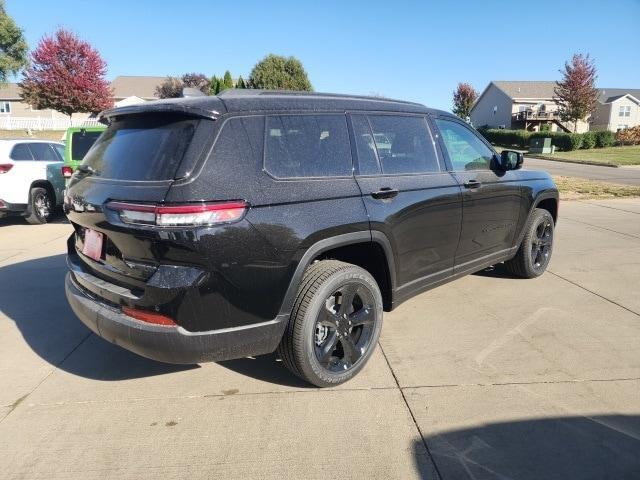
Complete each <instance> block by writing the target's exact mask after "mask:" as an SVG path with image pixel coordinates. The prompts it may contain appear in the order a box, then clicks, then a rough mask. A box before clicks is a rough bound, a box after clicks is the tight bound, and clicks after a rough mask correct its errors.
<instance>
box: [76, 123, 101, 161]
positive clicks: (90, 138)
mask: <svg viewBox="0 0 640 480" xmlns="http://www.w3.org/2000/svg"><path fill="white" fill-rule="evenodd" d="M100 134H102V132H87V131H82V130H81V131H79V132H73V133H72V134H71V160H82V159H83V158H84V156H85V155H86V154H87V152H88V151H89V149H90V148H91V146H92V145H93V144H94V143H95V141H96V140H97V139H98V137H99V136H100Z"/></svg>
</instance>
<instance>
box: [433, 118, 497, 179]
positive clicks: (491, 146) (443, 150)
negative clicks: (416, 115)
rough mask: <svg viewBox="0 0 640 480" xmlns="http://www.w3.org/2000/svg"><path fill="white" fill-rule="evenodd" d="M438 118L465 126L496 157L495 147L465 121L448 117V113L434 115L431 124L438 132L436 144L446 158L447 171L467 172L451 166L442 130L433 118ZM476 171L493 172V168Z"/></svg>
mask: <svg viewBox="0 0 640 480" xmlns="http://www.w3.org/2000/svg"><path fill="white" fill-rule="evenodd" d="M437 119H440V120H446V121H450V122H453V123H457V124H458V125H462V126H463V127H464V128H466V129H467V130H469V131H470V132H471V133H472V134H473V135H475V136H476V137H477V138H478V139H480V141H481V142H482V143H484V144H485V145H486V146H487V148H489V150H490V151H491V152H493V156H494V159H497V158H498V152H496V150H495V148H493V145H491V144H490V143H489V142H488V141H487V139H486V138H484V137H483V136H482V135H480V134H479V133H478V132H477V131H475V130H474V129H472V128H470V127H469V125H467V124H466V123H464V122H462V121H460V120H459V119H457V118H453V117H450V116H448V115H434V116H433V117H432V120H433V122H432V123H433V126H434V128H437V132H438V135H437V136H438V144H439V145H440V149H441V150H442V153H443V155H445V156H446V159H447V168H448V170H447V171H448V172H450V173H463V172H468V170H456V169H455V168H454V167H453V162H452V161H451V157H449V151H448V150H447V146H446V145H445V144H444V139H443V138H442V132H441V131H440V128H439V127H438V124H437V123H436V121H435V120H437ZM476 171H488V172H494V170H493V169H492V168H489V169H488V170H476Z"/></svg>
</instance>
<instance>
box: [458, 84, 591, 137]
mask: <svg viewBox="0 0 640 480" xmlns="http://www.w3.org/2000/svg"><path fill="white" fill-rule="evenodd" d="M555 87H556V82H553V81H493V82H490V83H489V85H487V87H486V88H485V89H484V91H483V92H482V94H480V96H479V97H478V100H476V103H475V104H474V105H473V107H472V108H471V114H470V116H471V122H472V123H473V125H474V126H476V127H481V126H485V125H486V126H488V127H490V128H507V129H523V130H529V131H540V130H543V129H545V128H548V129H549V130H551V131H552V132H555V131H566V132H572V131H573V127H574V126H573V123H567V122H563V121H562V119H561V118H560V116H559V115H558V105H557V104H556V102H555V93H554V89H555ZM587 130H589V124H588V123H587V122H584V121H578V125H577V131H578V132H586V131H587Z"/></svg>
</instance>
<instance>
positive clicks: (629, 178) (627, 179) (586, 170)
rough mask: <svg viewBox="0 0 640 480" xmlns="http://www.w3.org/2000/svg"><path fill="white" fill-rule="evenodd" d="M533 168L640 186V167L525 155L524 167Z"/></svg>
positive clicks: (557, 173)
mask: <svg viewBox="0 0 640 480" xmlns="http://www.w3.org/2000/svg"><path fill="white" fill-rule="evenodd" d="M523 168H528V169H531V170H546V171H547V172H549V173H550V174H551V175H563V176H566V177H578V178H585V179H587V180H600V181H603V182H610V183H620V184H622V185H635V186H640V167H636V166H634V167H619V168H611V167H601V166H598V165H584V164H579V163H567V162H556V161H553V160H540V159H538V158H530V157H527V156H525V160H524V167H523Z"/></svg>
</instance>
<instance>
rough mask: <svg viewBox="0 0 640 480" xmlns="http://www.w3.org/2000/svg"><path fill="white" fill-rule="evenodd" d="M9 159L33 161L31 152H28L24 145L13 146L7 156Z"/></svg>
mask: <svg viewBox="0 0 640 480" xmlns="http://www.w3.org/2000/svg"><path fill="white" fill-rule="evenodd" d="M9 158H11V160H33V156H32V155H31V150H29V147H28V146H27V144H26V143H17V144H16V145H14V147H13V148H12V149H11V153H10V154H9Z"/></svg>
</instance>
